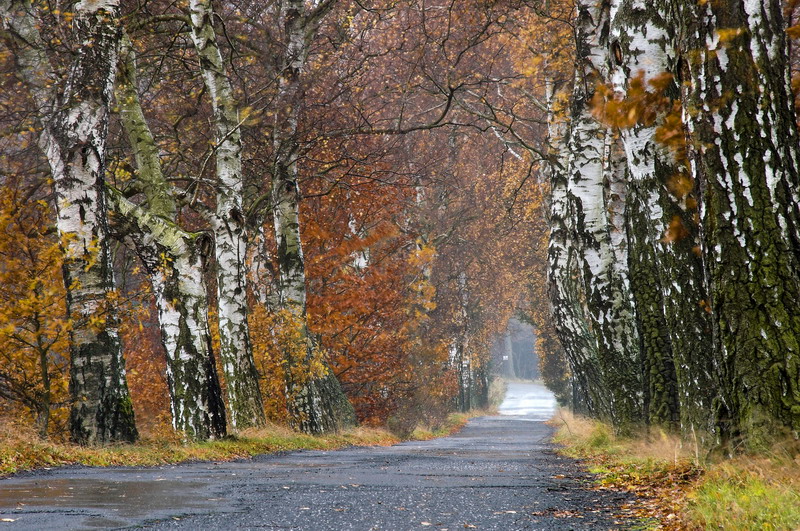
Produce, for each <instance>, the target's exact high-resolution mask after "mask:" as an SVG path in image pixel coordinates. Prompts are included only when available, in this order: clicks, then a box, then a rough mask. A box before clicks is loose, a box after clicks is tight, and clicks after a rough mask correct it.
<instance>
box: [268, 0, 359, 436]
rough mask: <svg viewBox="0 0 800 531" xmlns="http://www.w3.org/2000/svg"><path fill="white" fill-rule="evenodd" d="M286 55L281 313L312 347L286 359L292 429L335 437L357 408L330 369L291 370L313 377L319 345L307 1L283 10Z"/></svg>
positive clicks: (280, 104) (281, 122)
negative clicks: (304, 204) (304, 114)
mask: <svg viewBox="0 0 800 531" xmlns="http://www.w3.org/2000/svg"><path fill="white" fill-rule="evenodd" d="M281 18H282V21H283V24H284V31H285V39H286V42H285V45H286V52H285V54H286V55H285V57H284V62H283V70H282V72H281V73H280V77H279V80H278V96H277V103H276V105H277V110H278V112H276V113H275V122H274V124H273V132H272V135H273V146H274V150H275V161H274V169H273V175H272V202H273V223H274V226H275V241H276V243H277V259H278V264H279V268H280V271H279V285H280V293H281V297H280V300H281V307H282V308H284V309H285V310H288V311H289V312H290V313H291V315H292V317H293V320H294V322H295V323H296V324H297V326H299V328H300V330H298V333H299V334H300V337H302V338H303V340H304V341H305V342H306V344H307V348H306V351H307V355H306V356H305V359H301V360H298V359H294V357H293V356H292V355H291V353H287V358H286V362H287V371H286V374H287V382H286V387H287V394H288V402H289V404H288V405H289V413H290V416H291V418H292V423H293V425H294V426H295V427H296V428H298V429H300V430H302V431H304V432H307V433H322V432H328V431H335V430H337V429H339V428H343V427H346V426H348V425H352V424H354V423H355V413H354V411H353V406H352V405H351V404H350V402H349V401H348V400H347V397H346V396H345V395H344V392H343V391H342V389H341V386H340V384H339V381H338V380H337V378H336V376H335V375H334V374H333V371H331V369H330V367H329V366H327V362H326V361H325V360H322V362H323V364H324V365H325V370H326V374H325V375H324V376H317V375H313V376H312V377H311V378H303V380H302V381H297V380H296V379H295V378H293V377H292V370H291V369H292V368H293V367H295V365H296V364H298V363H300V364H302V367H301V369H300V372H306V373H311V371H312V368H311V362H312V359H313V358H314V350H315V345H314V340H313V338H312V337H311V336H310V335H309V333H308V326H307V319H306V277H305V264H304V259H303V246H302V241H301V236H300V197H301V195H300V188H299V184H298V168H297V160H296V157H297V126H298V119H299V107H300V103H301V99H302V93H301V79H300V74H301V72H302V70H303V68H304V66H305V62H306V58H307V56H308V39H310V38H311V37H312V36H313V35H314V33H315V32H316V25H315V24H316V22H314V21H312V20H310V19H309V18H308V16H307V13H306V8H305V6H304V2H303V1H302V0H286V1H285V2H283V5H282V8H281Z"/></svg>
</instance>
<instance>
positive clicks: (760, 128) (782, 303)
mask: <svg viewBox="0 0 800 531" xmlns="http://www.w3.org/2000/svg"><path fill="white" fill-rule="evenodd" d="M670 7H671V8H672V10H671V11H670V12H669V14H670V15H671V16H672V17H677V18H676V19H675V20H674V22H679V23H681V27H683V28H684V29H683V32H682V33H683V34H684V35H685V36H686V37H685V41H684V42H682V48H683V49H684V50H686V53H685V54H684V56H683V58H682V60H683V62H682V65H683V68H682V70H681V72H680V74H681V76H682V78H683V79H684V80H685V81H686V82H687V84H688V87H687V90H686V94H685V96H686V101H685V106H686V117H687V122H688V124H687V125H688V128H689V132H690V134H691V135H692V140H693V142H692V146H693V147H694V153H693V154H694V159H693V162H694V168H695V170H696V172H697V182H698V187H699V199H700V221H701V227H702V228H701V241H702V254H703V260H704V263H705V267H706V269H707V278H708V283H709V301H708V303H709V309H710V312H711V323H712V328H711V330H712V341H713V348H714V361H715V364H716V370H717V371H718V373H719V383H720V388H721V397H720V400H719V402H718V418H719V423H720V428H721V429H722V430H723V436H724V437H725V438H726V439H727V438H733V439H740V438H744V439H745V440H746V441H747V442H748V444H750V445H758V444H760V443H762V442H763V441H764V440H765V439H767V438H768V437H770V436H771V435H774V433H775V429H776V427H779V428H784V429H788V430H789V431H791V432H792V433H794V435H795V436H797V434H798V433H800V356H799V354H800V314H798V312H797V311H796V308H797V301H798V300H800V238H799V237H798V234H800V231H799V230H798V228H799V227H800V197H798V195H799V194H800V178H798V156H797V145H798V135H797V127H796V122H795V112H794V107H793V98H792V96H791V90H790V83H789V65H788V64H787V60H788V59H787V58H788V53H787V42H786V35H785V29H786V28H785V22H784V19H783V13H782V5H781V2H780V0H764V1H753V0H725V1H720V2H706V3H703V4H697V5H694V4H687V5H684V4H683V3H680V2H674V3H671V5H670Z"/></svg>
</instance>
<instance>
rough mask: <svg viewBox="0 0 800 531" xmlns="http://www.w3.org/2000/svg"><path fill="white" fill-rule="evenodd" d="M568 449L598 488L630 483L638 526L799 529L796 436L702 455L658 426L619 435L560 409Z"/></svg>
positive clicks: (558, 422) (631, 513)
mask: <svg viewBox="0 0 800 531" xmlns="http://www.w3.org/2000/svg"><path fill="white" fill-rule="evenodd" d="M552 423H553V424H554V425H555V426H557V428H558V431H557V435H556V438H555V440H556V442H558V443H559V444H562V445H563V448H562V450H561V453H563V454H564V455H567V456H570V457H574V458H578V459H583V460H584V461H585V462H586V465H587V467H588V469H589V471H590V472H592V473H593V474H596V475H597V482H596V488H612V489H624V490H628V491H630V492H633V493H635V494H636V495H637V496H638V497H639V501H638V502H637V503H635V504H633V505H631V506H630V507H626V508H625V510H624V513H625V515H626V516H628V517H631V518H635V519H638V522H639V524H640V525H639V526H636V525H634V527H636V528H645V529H647V528H650V529H652V528H657V529H667V530H676V529H692V530H694V529H698V530H699V529H725V530H726V531H745V530H747V531H750V530H755V529H758V530H765V531H792V530H800V451H798V444H797V442H796V441H789V442H787V443H785V444H784V445H776V446H775V447H774V448H772V449H770V450H769V451H767V452H763V453H761V454H749V455H742V456H738V457H736V458H733V459H726V460H723V461H718V462H711V461H705V460H704V461H698V458H697V456H698V455H700V454H701V451H700V449H699V448H696V447H694V446H693V444H691V443H687V442H686V441H681V440H680V439H678V438H677V437H675V436H670V435H667V434H665V433H663V432H660V431H657V430H653V431H651V432H650V433H642V434H639V435H638V436H631V437H619V436H617V435H615V434H614V432H613V430H612V429H611V428H610V427H609V426H607V425H605V424H603V423H601V422H597V421H595V420H591V419H586V418H582V417H577V416H574V415H572V414H570V413H569V412H566V411H561V412H559V414H558V415H557V416H556V417H555V418H554V419H553V421H552Z"/></svg>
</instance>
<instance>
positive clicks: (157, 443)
mask: <svg viewBox="0 0 800 531" xmlns="http://www.w3.org/2000/svg"><path fill="white" fill-rule="evenodd" d="M488 413H491V411H488V410H482V411H481V410H475V411H471V412H469V413H452V414H450V415H448V416H447V417H446V418H445V419H443V420H442V421H440V422H438V423H435V424H433V425H430V424H425V423H420V424H419V425H418V426H417V427H416V428H415V429H414V430H413V431H412V432H411V433H409V434H406V435H405V436H400V435H398V434H396V433H393V432H392V431H390V430H389V429H387V428H375V427H358V428H351V429H348V430H343V431H341V432H339V433H331V434H325V435H308V434H304V433H299V432H297V431H294V430H292V429H290V428H289V427H287V426H281V425H277V424H272V425H268V426H266V427H264V428H259V429H250V430H247V431H245V432H243V433H242V434H240V435H237V436H228V437H225V438H223V439H217V440H213V441H205V442H189V443H184V442H182V441H181V439H180V437H178V436H176V435H175V434H174V432H167V433H161V434H153V435H149V436H144V437H142V438H141V439H140V441H139V442H137V443H135V444H112V445H107V446H80V445H77V444H72V443H68V442H53V441H45V440H42V439H40V438H39V437H38V436H37V434H36V433H35V432H34V431H33V430H32V429H31V428H30V427H28V426H24V425H17V424H10V423H5V424H0V477H2V476H7V475H9V474H15V473H18V472H23V471H27V470H34V469H42V468H50V467H56V466H65V465H86V466H156V465H163V464H175V463H181V462H187V461H230V460H233V459H246V458H249V457H253V456H256V455H260V454H269V453H275V452H286V451H292V450H335V449H338V448H344V447H348V446H389V445H392V444H397V443H398V442H400V441H402V440H428V439H433V438H436V437H444V436H447V435H450V434H451V433H454V432H456V431H458V430H460V429H461V428H462V427H464V425H465V424H466V423H467V421H468V420H469V419H470V418H473V417H477V416H481V415H485V414H488Z"/></svg>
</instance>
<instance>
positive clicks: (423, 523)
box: [420, 522, 433, 525]
mask: <svg viewBox="0 0 800 531" xmlns="http://www.w3.org/2000/svg"><path fill="white" fill-rule="evenodd" d="M420 523H421V524H422V525H433V524H431V523H430V522H420Z"/></svg>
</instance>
